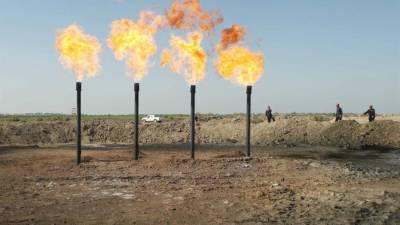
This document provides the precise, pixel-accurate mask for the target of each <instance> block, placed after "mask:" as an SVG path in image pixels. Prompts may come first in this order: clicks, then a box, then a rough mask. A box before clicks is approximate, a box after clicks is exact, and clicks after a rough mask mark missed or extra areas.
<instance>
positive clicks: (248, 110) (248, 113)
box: [246, 85, 251, 157]
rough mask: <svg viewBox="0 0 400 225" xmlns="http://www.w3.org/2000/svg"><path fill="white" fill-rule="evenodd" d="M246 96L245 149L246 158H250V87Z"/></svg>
mask: <svg viewBox="0 0 400 225" xmlns="http://www.w3.org/2000/svg"><path fill="white" fill-rule="evenodd" d="M246 94H247V114H246V148H247V157H250V122H251V121H250V119H251V118H250V116H251V86H250V85H249V86H247V88H246Z"/></svg>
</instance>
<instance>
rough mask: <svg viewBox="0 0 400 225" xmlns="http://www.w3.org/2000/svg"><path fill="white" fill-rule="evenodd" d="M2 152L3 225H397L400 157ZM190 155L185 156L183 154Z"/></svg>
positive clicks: (307, 151) (315, 151)
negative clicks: (135, 157) (135, 158)
mask: <svg viewBox="0 0 400 225" xmlns="http://www.w3.org/2000/svg"><path fill="white" fill-rule="evenodd" d="M239 149H240V148H233V147H225V148H210V147H204V146H203V147H202V148H201V149H200V150H199V151H198V153H197V159H196V160H195V161H192V160H189V159H187V158H188V151H187V149H184V148H180V149H175V148H172V147H170V148H161V147H158V148H153V147H147V148H144V150H143V157H142V158H141V160H140V161H131V160H130V158H131V151H130V150H128V149H119V150H112V151H99V150H90V151H84V152H83V156H84V161H85V162H84V163H83V164H81V165H80V166H76V165H75V163H74V157H75V152H74V151H73V150H72V149H69V150H62V149H53V148H52V149H23V150H21V149H20V150H12V149H4V148H3V149H2V150H0V153H1V154H0V183H1V184H2V185H1V186H0V187H1V190H0V224H64V223H66V224H398V221H400V153H399V152H398V151H385V152H380V151H374V150H363V151H346V150H339V149H336V148H327V147H296V148H277V147H259V148H257V149H255V150H254V151H253V153H254V154H253V158H251V159H246V158H244V157H243V155H242V154H241V153H240V152H239V151H238V150H239ZM183 150H185V151H183Z"/></svg>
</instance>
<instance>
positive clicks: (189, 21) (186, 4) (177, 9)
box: [165, 0, 224, 32]
mask: <svg viewBox="0 0 400 225" xmlns="http://www.w3.org/2000/svg"><path fill="white" fill-rule="evenodd" d="M165 18H166V19H167V22H168V25H169V26H171V27H172V28H176V29H192V28H195V29H199V30H201V31H203V32H210V31H212V30H213V29H214V28H215V26H217V25H218V24H220V23H222V22H223V21H224V18H223V17H222V15H221V14H220V13H219V12H218V11H210V12H206V11H204V10H203V9H202V7H201V5H200V2H199V0H173V1H172V4H171V7H170V8H169V9H168V10H167V11H166V12H165Z"/></svg>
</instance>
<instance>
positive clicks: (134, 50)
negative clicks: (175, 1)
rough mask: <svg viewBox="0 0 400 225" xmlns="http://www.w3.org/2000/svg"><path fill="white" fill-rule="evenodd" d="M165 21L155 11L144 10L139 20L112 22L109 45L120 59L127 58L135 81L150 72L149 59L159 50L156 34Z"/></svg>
mask: <svg viewBox="0 0 400 225" xmlns="http://www.w3.org/2000/svg"><path fill="white" fill-rule="evenodd" d="M163 21H164V20H163V18H162V17H161V16H157V15H155V14H154V13H153V12H150V11H142V12H140V18H139V20H138V21H137V22H135V21H132V20H130V19H121V20H115V21H113V22H112V25H111V33H110V36H109V38H108V46H109V47H110V48H111V49H112V50H113V51H114V55H115V57H116V58H117V59H118V60H125V63H126V64H127V66H128V68H129V71H130V73H131V76H132V78H133V79H134V80H135V81H139V80H141V79H142V78H143V77H144V76H145V75H146V74H147V72H148V62H149V59H150V57H151V56H153V55H154V54H155V53H156V52H157V45H156V43H155V41H154V36H155V34H156V32H157V30H158V29H159V28H160V27H161V26H162V25H163Z"/></svg>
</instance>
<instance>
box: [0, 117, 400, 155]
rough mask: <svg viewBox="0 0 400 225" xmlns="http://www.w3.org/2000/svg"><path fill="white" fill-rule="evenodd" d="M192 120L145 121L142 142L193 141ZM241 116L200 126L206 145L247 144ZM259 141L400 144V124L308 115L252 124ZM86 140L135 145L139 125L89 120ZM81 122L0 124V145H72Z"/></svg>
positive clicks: (256, 142)
mask: <svg viewBox="0 0 400 225" xmlns="http://www.w3.org/2000/svg"><path fill="white" fill-rule="evenodd" d="M189 124H190V123H189V120H187V119H182V120H170V121H165V122H162V123H141V124H140V142H141V143H142V144H183V143H189V140H190V136H189V134H190V132H189V128H190V127H189ZM244 125H245V124H244V120H243V118H241V117H237V118H236V117H233V118H232V117H218V118H211V119H208V120H206V121H204V120H200V122H199V123H197V124H196V132H197V142H198V143H200V144H244V143H245V140H244V139H245V137H244V133H245V126H244ZM251 134H252V139H251V141H252V144H254V145H287V146H295V145H297V144H308V145H329V146H339V147H344V148H356V149H367V148H391V149H393V148H400V122H396V121H390V120H380V121H375V122H372V123H365V124H360V123H358V122H357V121H355V120H344V121H341V122H339V123H332V122H329V121H314V120H311V119H307V118H290V119H279V120H277V121H276V122H275V123H267V122H258V123H256V122H255V123H253V124H252V130H251ZM82 137H83V143H91V144H116V143H132V140H133V123H132V122H128V121H121V120H112V119H108V120H107V119H103V120H93V121H89V122H84V123H83V126H82ZM74 139H75V123H74V122H73V121H68V122H43V121H41V122H33V123H5V124H1V125H0V144H7V145H13V144H59V143H72V142H73V141H74Z"/></svg>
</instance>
